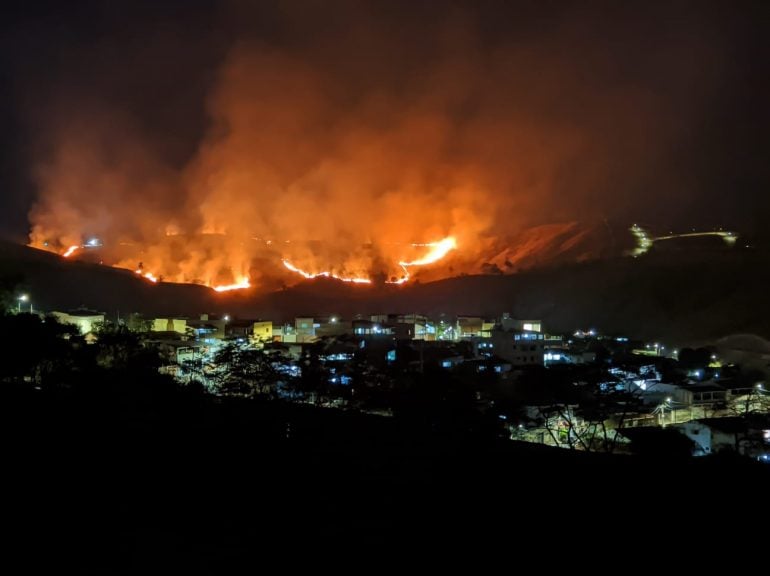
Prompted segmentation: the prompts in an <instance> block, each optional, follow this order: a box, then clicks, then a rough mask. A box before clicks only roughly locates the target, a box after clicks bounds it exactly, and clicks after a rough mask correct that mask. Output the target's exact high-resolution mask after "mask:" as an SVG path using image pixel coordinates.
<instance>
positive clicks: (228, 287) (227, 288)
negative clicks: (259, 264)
mask: <svg viewBox="0 0 770 576" xmlns="http://www.w3.org/2000/svg"><path fill="white" fill-rule="evenodd" d="M243 288H251V284H250V283H249V279H248V278H243V279H241V280H240V281H239V282H236V283H235V284H222V285H221V286H214V290H216V291H217V292H229V291H230V290H241V289H243Z"/></svg>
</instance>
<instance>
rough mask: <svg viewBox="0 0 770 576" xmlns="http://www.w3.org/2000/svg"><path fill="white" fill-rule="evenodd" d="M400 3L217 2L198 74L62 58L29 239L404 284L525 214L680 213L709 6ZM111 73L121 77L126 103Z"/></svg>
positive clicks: (497, 240) (721, 34)
mask: <svg viewBox="0 0 770 576" xmlns="http://www.w3.org/2000/svg"><path fill="white" fill-rule="evenodd" d="M409 8H410V6H409V5H406V4H405V5H403V6H402V5H400V4H393V3H382V4H380V3H371V4H367V5H363V4H360V3H350V4H346V3H343V4H342V5H338V6H335V7H334V8H332V7H330V5H329V4H328V3H325V2H324V3H309V4H302V5H301V6H299V5H297V6H295V7H294V8H289V9H286V8H267V9H266V8H262V9H260V10H259V11H255V10H254V9H252V8H244V7H243V6H241V5H240V4H237V3H236V4H234V5H231V6H229V7H228V9H227V10H225V11H224V13H218V14H217V15H216V21H217V22H218V26H219V27H220V29H224V30H227V33H226V34H224V36H225V37H226V40H223V39H222V35H216V34H214V33H212V36H211V37H209V36H206V35H205V34H204V35H203V37H200V38H195V39H188V40H182V41H179V40H178V38H177V40H176V42H181V45H182V46H185V45H186V44H185V42H190V43H195V45H196V48H195V50H194V51H193V54H191V57H194V56H195V55H196V54H198V55H200V52H201V50H203V49H205V47H210V50H211V51H212V54H215V56H211V55H209V56H208V57H207V59H206V62H208V63H209V64H211V63H213V65H211V66H208V65H207V67H206V70H207V72H206V73H205V74H204V72H201V73H200V74H199V75H196V74H195V72H194V71H192V72H191V69H190V66H189V63H187V64H186V65H185V66H183V67H182V68H183V70H181V71H179V72H176V71H175V66H176V64H175V62H176V61H177V60H176V59H168V62H167V66H166V67H165V68H163V67H162V64H161V65H158V64H156V65H155V69H153V70H151V71H150V72H148V73H147V75H146V76H145V74H144V72H143V70H144V66H145V65H146V63H147V62H148V61H149V60H150V59H152V58H153V57H154V56H156V52H155V51H153V50H152V49H150V50H149V51H148V53H145V54H142V55H141V57H139V58H138V59H137V56H136V53H132V51H131V49H132V47H134V48H135V45H134V44H131V45H128V46H123V45H122V44H121V43H120V42H119V41H118V40H114V39H112V40H110V38H109V36H107V37H105V38H103V39H102V40H100V42H102V43H104V44H106V45H107V46H109V48H110V50H109V54H110V56H111V60H110V61H109V62H107V63H104V62H99V63H96V64H95V65H94V66H87V65H84V64H83V61H84V58H85V59H86V60H87V59H88V58H89V56H84V54H82V53H81V52H77V53H75V54H74V55H72V56H71V61H68V60H67V59H66V58H65V59H64V64H62V67H63V72H64V73H62V74H59V76H58V78H59V80H58V82H57V83H56V85H55V89H53V90H52V99H51V102H50V103H49V105H47V107H46V109H47V110H48V113H47V114H45V115H44V116H43V118H44V119H45V120H44V121H43V125H42V126H41V130H40V134H39V140H40V142H42V143H43V145H41V146H40V147H39V148H37V149H38V150H39V151H40V154H39V157H38V162H37V163H36V177H37V182H38V184H39V198H38V202H37V204H36V205H35V206H34V208H33V209H32V211H31V215H30V218H31V223H32V232H31V243H32V244H33V245H36V246H44V245H45V246H47V247H48V248H49V249H54V250H58V251H63V250H64V249H65V248H66V247H68V246H70V245H79V244H82V243H84V242H85V241H86V240H87V238H88V237H90V236H97V237H98V238H100V239H101V240H102V242H104V244H105V246H104V248H103V254H104V255H105V260H106V261H108V262H109V263H114V264H116V265H120V266H124V267H128V268H132V269H133V268H136V267H137V266H139V265H140V263H141V267H142V269H143V270H146V271H151V272H152V273H153V274H155V275H156V276H163V278H164V279H166V280H175V281H187V282H190V281H197V282H203V283H206V284H210V285H215V284H227V283H231V282H236V281H238V280H240V279H242V278H244V277H247V276H248V277H251V279H252V283H254V284H260V285H262V286H272V285H274V284H275V283H276V282H280V281H285V280H286V279H287V278H291V277H292V276H291V274H290V273H289V272H288V271H287V270H286V269H285V268H283V267H282V265H281V260H282V259H284V258H285V259H288V260H290V261H291V262H292V263H293V264H294V265H296V266H299V267H301V268H303V269H305V270H307V271H309V272H320V271H323V270H329V271H332V272H333V273H335V274H338V275H342V276H352V277H373V276H374V277H382V278H393V279H395V278H398V277H399V276H400V275H401V274H403V270H402V269H401V267H400V266H399V265H398V262H399V261H402V260H411V259H414V258H419V257H420V255H421V254H423V253H424V248H420V247H415V246H412V244H413V243H426V242H431V241H436V240H439V239H441V238H444V237H447V236H454V237H455V238H456V240H457V246H458V248H457V250H456V251H455V252H453V253H451V254H450V256H449V257H447V259H446V260H444V261H442V264H440V270H441V272H440V273H441V274H455V273H458V272H478V271H480V270H482V264H483V263H484V262H485V260H487V259H488V258H489V257H490V252H491V253H493V254H498V253H499V251H500V246H501V243H503V244H504V242H505V238H508V237H511V236H512V235H514V234H515V233H517V232H519V231H521V230H522V229H524V228H526V227H530V226H535V225H540V224H547V223H553V222H571V221H575V220H588V221H593V220H601V219H605V218H628V219H629V220H630V219H636V217H637V216H641V217H642V218H644V217H649V216H650V215H653V214H658V213H659V212H660V211H661V207H662V206H663V207H665V210H664V211H665V213H666V214H667V215H668V218H669V219H671V220H674V221H675V220H676V218H678V217H680V216H681V215H682V214H684V213H686V211H687V209H688V205H689V204H690V200H691V199H692V198H693V195H694V192H693V189H695V188H697V187H698V186H699V183H698V181H697V179H695V178H694V177H693V176H692V167H693V166H694V165H697V164H698V162H699V161H700V159H699V150H698V148H697V145H695V144H693V139H694V138H696V137H697V134H698V131H699V130H700V129H701V125H702V123H703V122H704V118H707V117H708V114H709V113H710V112H709V111H710V106H711V104H710V102H712V101H713V100H714V99H716V98H718V95H719V89H720V87H721V84H720V82H721V76H720V73H721V72H720V71H721V70H722V68H723V67H724V66H725V65H726V62H725V55H724V44H725V41H726V40H725V35H726V34H727V33H726V32H725V31H724V30H722V29H721V28H719V26H717V25H716V24H715V21H714V20H713V19H710V18H702V19H698V18H695V19H691V20H689V21H683V20H681V19H679V18H678V17H677V15H676V14H675V13H672V14H670V15H661V14H658V13H653V12H652V11H645V10H642V9H640V10H636V9H631V8H613V7H611V6H608V7H605V8H606V9H602V10H596V11H594V13H592V14H590V15H588V14H584V13H583V12H582V11H581V10H579V9H577V8H575V9H558V10H556V9H548V10H545V9H543V11H538V10H536V9H534V8H532V7H530V8H529V9H526V10H521V11H520V12H517V11H516V10H513V9H512V8H511V7H510V6H507V5H505V4H500V5H492V4H489V5H484V7H483V8H472V7H467V8H462V7H455V8H451V9H449V8H447V7H446V6H444V5H426V6H422V7H420V8H419V9H414V10H412V9H409ZM682 11H683V12H686V11H685V10H684V8H683V9H682ZM674 12H676V11H674ZM208 17H213V16H211V15H208ZM137 25H138V24H137ZM214 36H216V37H214ZM175 46H177V44H175ZM201 46H202V47H204V48H201ZM156 48H157V53H163V52H164V50H166V46H165V45H164V40H163V36H160V37H159V39H158V41H157V47H156ZM178 52H179V53H178V54H177V53H176V52H174V53H175V54H176V56H177V57H180V58H182V59H184V56H183V54H184V50H178ZM73 62H76V63H77V65H75V64H73ZM158 66H160V69H157V68H158ZM107 68H109V69H117V70H123V71H124V72H125V73H126V74H128V75H129V77H130V78H132V82H131V83H130V85H128V86H125V85H124V84H125V82H126V81H125V80H123V79H122V80H121V81H120V83H122V84H120V85H121V86H122V88H123V89H124V93H120V94H119V93H117V92H116V90H115V84H116V83H117V81H112V80H110V78H112V76H110V75H107V76H106V79H105V70H106V69H107ZM208 70H213V73H209V72H208ZM67 72H72V75H69V74H67ZM175 74H178V75H179V77H178V82H179V83H182V84H183V83H185V82H191V81H192V82H193V83H195V82H197V84H195V86H198V87H199V88H197V89H195V90H191V93H190V94H189V99H186V98H185V94H184V90H183V89H182V90H181V91H180V89H179V88H178V87H174V88H172V87H170V86H166V84H170V83H171V82H173V80H174V75H175ZM120 77H121V78H122V76H120ZM169 77H170V78H171V80H169ZM201 79H204V80H205V82H204V81H203V80H201ZM158 82H161V83H164V84H163V85H164V86H166V89H165V90H158V89H157V83H158ZM201 82H203V88H202V89H200V85H201ZM196 90H198V92H200V93H202V94H205V98H204V99H203V100H202V103H200V107H199V108H198V109H196V106H194V105H191V104H190V102H189V101H188V100H193V101H194V100H195V98H196V94H197V93H198V92H196ZM147 91H150V92H151V93H152V94H154V98H148V97H147V96H146V92H147ZM175 102H176V103H184V104H183V108H184V110H186V111H187V112H186V116H183V117H184V118H187V119H189V123H190V124H191V125H193V126H196V125H200V124H201V120H200V118H205V123H204V125H205V129H204V130H203V132H202V133H200V134H196V133H195V130H190V132H191V133H192V134H181V135H180V134H178V132H180V130H181V132H184V129H180V124H181V123H180V121H179V118H180V116H179V114H178V111H174V110H173V107H174V104H173V103H175ZM159 109H160V110H165V111H169V113H170V114H172V115H173V114H176V116H175V118H176V119H175V120H174V123H173V124H172V125H169V124H168V122H167V121H166V119H165V118H164V117H163V116H162V115H159V112H158V110H159ZM153 119H155V120H157V122H153ZM175 136H179V138H180V139H183V140H185V141H186V142H188V144H186V145H187V146H188V148H189V150H190V151H189V152H188V153H186V154H184V153H182V154H179V153H178V150H179V149H184V148H185V145H179V143H178V142H177V143H174V137H175ZM170 141H171V144H169V142H170ZM170 150H174V152H170ZM559 229H560V230H561V229H562V228H559ZM540 230H551V228H540ZM512 253H515V250H514V251H513V252H512Z"/></svg>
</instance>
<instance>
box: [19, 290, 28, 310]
mask: <svg viewBox="0 0 770 576" xmlns="http://www.w3.org/2000/svg"><path fill="white" fill-rule="evenodd" d="M17 300H18V301H19V308H18V313H19V314H21V303H22V302H26V301H27V300H29V296H27V295H26V294H22V295H21V296H19V297H18V298H17Z"/></svg>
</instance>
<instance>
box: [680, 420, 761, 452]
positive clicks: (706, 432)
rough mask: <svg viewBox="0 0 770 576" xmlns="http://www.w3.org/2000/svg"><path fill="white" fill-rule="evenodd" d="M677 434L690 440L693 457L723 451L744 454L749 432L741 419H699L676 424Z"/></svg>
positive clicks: (744, 421)
mask: <svg viewBox="0 0 770 576" xmlns="http://www.w3.org/2000/svg"><path fill="white" fill-rule="evenodd" d="M674 427H675V428H676V429H677V430H678V431H679V432H681V433H682V434H684V435H685V436H686V437H687V438H689V439H690V440H692V442H693V444H694V448H693V456H706V455H708V454H714V453H717V452H723V451H733V452H738V453H741V454H743V453H745V452H746V450H747V447H746V441H747V440H748V438H749V430H748V426H747V423H746V420H745V419H743V418H737V417H733V418H701V419H699V420H691V421H689V422H683V423H682V424H676V425H675V426H674Z"/></svg>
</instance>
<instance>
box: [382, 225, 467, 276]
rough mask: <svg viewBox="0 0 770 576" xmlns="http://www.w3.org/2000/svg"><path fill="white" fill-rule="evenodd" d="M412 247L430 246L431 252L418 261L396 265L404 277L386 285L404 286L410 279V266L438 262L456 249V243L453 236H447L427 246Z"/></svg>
mask: <svg viewBox="0 0 770 576" xmlns="http://www.w3.org/2000/svg"><path fill="white" fill-rule="evenodd" d="M412 246H430V247H431V248H432V250H431V251H430V252H428V253H427V254H426V255H425V256H423V257H422V258H420V259H418V260H412V261H411V262H403V261H402V262H399V263H398V265H399V266H401V269H402V270H403V271H404V275H403V276H402V277H401V278H399V279H398V280H391V281H389V282H387V284H404V283H406V282H408V281H409V278H411V275H410V274H409V267H410V266H425V265H426V264H433V263H434V262H438V261H439V260H441V259H442V258H443V257H444V256H446V255H447V254H449V252H451V251H452V250H454V249H455V248H457V241H456V240H455V239H454V236H448V237H446V238H444V239H443V240H440V241H438V242H429V243H427V244H412Z"/></svg>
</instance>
